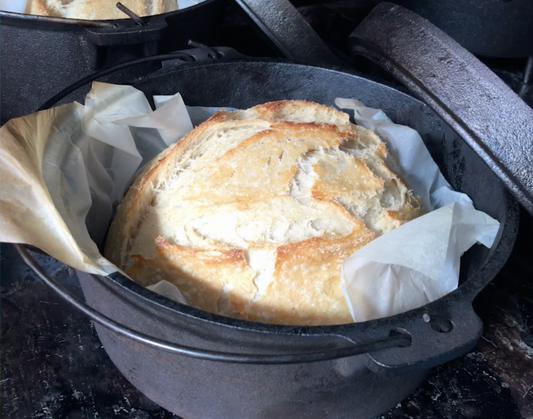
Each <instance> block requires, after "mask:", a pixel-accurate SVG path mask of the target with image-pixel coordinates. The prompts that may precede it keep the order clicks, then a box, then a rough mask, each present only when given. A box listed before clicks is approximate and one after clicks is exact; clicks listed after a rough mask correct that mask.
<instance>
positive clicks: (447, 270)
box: [335, 98, 500, 322]
mask: <svg viewBox="0 0 533 419" xmlns="http://www.w3.org/2000/svg"><path fill="white" fill-rule="evenodd" d="M335 104H336V105H337V106H338V107H339V108H341V109H348V110H352V111H353V114H354V119H355V121H356V122H357V124H358V125H362V126H364V127H366V128H369V129H372V130H374V131H375V132H376V133H377V134H378V135H379V136H380V138H381V139H382V140H384V141H385V142H386V143H387V148H388V149H389V153H390V155H391V156H393V157H394V159H395V163H398V165H399V171H400V173H401V175H402V176H403V178H404V179H405V180H406V182H407V184H408V185H409V186H410V187H411V188H412V189H413V191H414V192H415V193H416V194H417V195H419V196H420V197H421V198H422V200H423V202H424V206H425V208H426V209H429V210H430V211H431V212H429V213H427V214H426V215H424V216H422V217H419V218H417V219H415V220H412V221H411V222H409V223H406V224H404V225H403V226H400V227H399V228H396V229H395V230H393V231H391V232H389V233H387V234H385V235H383V236H381V237H378V238H377V239H376V240H374V241H372V242H370V243H369V244H368V245H366V246H365V247H364V248H362V249H360V250H359V251H357V252H356V253H354V254H353V255H352V256H350V257H349V258H348V259H347V260H346V261H345V262H344V263H343V265H342V272H341V281H342V286H343V291H344V295H345V298H346V301H347V303H348V306H349V308H350V312H351V314H352V317H353V319H354V321H355V322H360V321H365V320H371V319H377V318H381V317H386V316H391V315H394V314H398V313H402V312H404V311H407V310H410V309H413V308H417V307H421V306H423V305H425V304H427V303H429V302H431V301H435V300H436V299H438V298H440V297H442V296H444V295H446V294H448V293H450V292H451V291H453V290H454V289H456V288H457V286H458V281H459V266H460V258H461V255H462V254H463V253H464V252H465V251H467V250H468V249H469V248H470V247H472V246H473V245H474V244H476V243H481V244H483V245H484V246H486V247H488V248H490V247H491V246H492V244H493V242H494V239H495V238H496V235H497V233H498V229H499V226H500V223H499V222H498V221H496V220H494V219H493V218H491V217H489V216H488V215H487V214H485V213H483V212H481V211H477V210H476V209H475V208H474V206H473V204H472V201H471V199H470V198H469V197H468V196H467V195H465V194H463V193H459V192H456V191H454V190H453V189H452V188H451V186H450V184H449V183H448V182H447V181H446V179H444V176H442V173H441V172H440V170H439V168H438V166H437V164H436V163H435V162H434V161H433V159H432V157H431V155H430V154H429V151H428V150H427V148H426V146H425V145H424V142H423V141H422V138H421V137H420V135H419V134H418V132H416V131H415V130H414V129H411V128H409V127H406V126H404V125H397V124H394V123H393V122H392V121H391V120H390V119H389V118H388V117H387V116H386V115H385V114H384V113H383V111H381V110H379V109H371V108H367V107H365V106H364V105H363V104H362V103H361V102H359V101H357V100H353V99H340V98H339V99H337V100H336V102H335Z"/></svg>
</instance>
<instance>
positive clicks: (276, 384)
mask: <svg viewBox="0 0 533 419" xmlns="http://www.w3.org/2000/svg"><path fill="white" fill-rule="evenodd" d="M278 2H279V3H280V5H281V3H283V2H281V0H276V3H278ZM245 3H246V5H245V6H246V7H247V9H246V10H247V12H248V13H250V15H251V16H252V18H253V19H257V20H261V19H262V18H259V17H258V16H259V15H260V13H259V12H260V11H257V10H256V7H257V6H258V4H257V3H260V2H259V1H258V0H246V2H245ZM285 6H286V4H285ZM261 22H262V23H261ZM261 22H260V23H261V24H262V25H264V27H265V28H266V29H267V30H270V34H269V36H272V37H273V38H276V36H277V31H276V29H273V30H272V26H269V25H268V19H266V20H261ZM278 23H279V21H278ZM285 23H287V24H291V25H292V27H293V28H295V26H294V22H293V23H289V22H285ZM281 27H283V25H281ZM269 28H270V29H269ZM369 28H380V30H379V31H375V30H374V31H371V30H369ZM406 28H407V29H406ZM282 29H283V28H282ZM299 29H301V32H300V34H303V33H305V31H308V30H309V28H308V27H301V28H299ZM402 31H405V32H402ZM381 32H383V33H388V35H389V36H388V37H385V36H382V34H381ZM280 39H281V38H278V39H277V40H276V39H274V40H273V42H279V43H280V44H283V42H282V41H280ZM352 42H353V48H354V50H357V51H360V52H362V53H365V54H366V55H367V56H370V57H371V58H373V59H375V60H376V61H378V62H379V63H381V64H382V65H384V66H385V67H386V68H388V69H390V70H391V71H392V72H393V73H394V74H396V75H397V76H398V77H399V78H400V79H401V80H403V81H404V82H405V83H406V85H407V86H408V87H409V88H410V89H411V90H413V91H414V92H415V93H417V94H419V95H420V96H421V97H423V98H424V99H425V100H426V101H427V103H428V105H426V104H424V103H422V102H420V101H419V100H417V99H414V98H413V97H411V96H409V95H407V94H405V93H402V92H400V91H398V90H396V89H394V88H391V87H387V86H384V85H382V84H378V83H376V82H373V81H370V80H367V79H364V78H361V77H358V76H356V75H353V74H349V73H346V72H340V71H337V70H333V69H328V68H323V67H313V66H308V65H301V64H293V63H290V62H274V61H265V60H237V61H224V60H221V61H220V62H208V63H194V64H184V65H180V66H178V67H170V68H166V69H165V68H163V70H161V71H159V72H157V73H155V74H152V75H149V76H147V77H145V78H143V79H141V80H138V81H137V82H135V83H133V85H134V86H136V87H137V88H139V89H141V90H142V91H143V92H145V93H146V95H147V96H149V97H150V96H151V95H153V94H173V93H175V92H178V91H179V92H180V93H181V94H182V96H183V98H184V100H185V102H186V103H187V104H189V105H204V106H205V105H208V106H209V105H210V106H232V107H237V108H246V107H250V106H252V105H255V104H257V103H261V102H265V101H270V100H279V99H308V100H313V101H317V102H321V103H324V104H329V105H332V104H333V103H334V99H335V98H336V97H356V98H358V99H360V100H362V101H363V102H364V103H365V104H366V105H367V106H371V107H379V108H381V109H383V110H384V111H385V112H386V113H387V114H388V115H389V116H390V118H391V119H393V120H394V121H396V122H398V123H401V124H405V125H409V126H411V127H413V128H415V129H416V130H417V131H418V132H419V133H420V134H421V136H422V138H423V139H424V141H425V143H426V144H427V146H428V148H429V150H430V152H431V154H432V156H433V157H434V159H435V161H436V162H437V164H438V165H439V167H440V169H441V171H442V172H443V174H444V175H445V177H446V178H447V179H448V180H449V181H450V183H451V184H452V186H453V187H454V188H455V189H457V190H460V191H462V192H465V193H467V194H468V195H469V196H470V197H471V198H472V199H473V201H474V204H475V206H476V207H477V208H478V209H480V210H482V211H485V212H486V213H488V214H489V215H491V216H492V217H494V218H496V219H498V220H499V221H500V223H501V226H500V231H499V233H498V236H497V239H496V241H495V243H494V245H493V247H492V248H491V249H490V250H489V249H486V248H484V247H482V246H475V247H474V248H472V249H471V250H470V251H468V252H467V253H466V254H465V255H464V256H463V258H462V268H461V285H460V286H459V288H458V289H457V290H455V291H454V292H452V293H450V294H449V295H447V296H445V297H443V298H441V299H439V300H437V301H435V302H433V303H431V304H428V305H426V306H424V307H421V308H418V309H415V310H411V311H409V312H407V313H403V314H400V315H396V316H393V317H388V318H384V319H379V320H373V321H368V322H364V323H357V324H348V325H338V326H312V327H298V326H277V325H269V324H260V323H253V322H247V321H240V320H235V319H230V318H226V317H222V316H217V315H213V314H209V313H206V312H203V311H201V310H197V309H194V308H192V307H188V306H185V305H182V304H179V303H176V302H173V301H170V300H168V299H166V298H164V297H161V296H159V295H156V294H154V293H152V292H151V291H149V290H147V289H144V288H142V287H140V286H138V285H137V284H136V283H134V282H132V281H130V280H129V279H127V278H125V277H123V276H122V275H120V274H118V273H117V274H113V275H111V276H109V277H99V276H95V275H89V274H84V273H79V279H80V283H81V286H82V289H83V293H84V296H85V298H86V302H87V305H85V304H84V303H82V302H81V301H79V300H77V299H76V298H75V297H73V296H71V295H68V294H67V293H66V292H65V290H64V289H63V288H62V287H61V286H60V285H59V284H58V283H57V282H56V281H55V280H54V279H53V278H50V277H49V276H47V274H46V273H45V272H44V271H43V269H42V268H41V267H39V266H38V265H37V264H36V263H35V261H34V260H33V259H32V257H31V255H30V254H29V253H28V251H27V250H26V249H25V248H24V247H23V246H19V247H18V249H19V251H20V252H21V254H22V255H23V257H24V258H25V260H26V261H27V262H28V263H29V264H30V265H31V266H32V267H33V268H34V270H35V271H36V272H37V273H38V274H39V276H40V277H41V278H42V279H43V280H45V281H46V282H47V283H48V284H49V285H51V286H52V287H53V288H54V289H55V290H56V291H57V292H58V293H59V294H60V295H61V296H62V297H63V298H65V299H67V300H68V301H70V302H71V303H72V304H74V305H75V306H76V307H78V308H79V309H80V310H82V311H83V312H85V313H86V314H88V315H89V316H90V317H91V318H92V319H93V320H95V321H96V322H97V323H98V324H97V331H98V335H99V337H100V339H101V341H102V344H103V346H104V348H105V350H106V351H107V353H108V354H109V356H110V358H111V359H112V361H113V362H114V363H115V365H116V366H117V368H118V369H119V370H120V371H121V372H122V373H123V374H124V376H125V377H126V378H127V379H128V380H129V381H130V382H131V383H132V384H133V385H134V386H136V387H137V388H138V389H139V390H140V391H141V392H143V393H144V394H145V395H147V396H148V397H149V398H151V399H152V400H153V401H155V402H156V403H158V404H159V405H161V406H163V407H165V408H166V409H168V410H170V411H172V412H174V413H176V414H178V415H180V416H182V417H184V418H185V419H211V418H213V419H214V418H231V419H240V418H242V419H253V418H260V419H267V418H276V419H277V418H279V417H282V418H285V419H292V418H298V419H300V418H303V417H304V418H309V419H314V418H317V419H318V418H320V419H324V418H326V419H327V418H331V419H342V418H351V419H354V418H355V419H357V418H360V419H367V418H370V417H373V416H375V415H377V414H379V413H381V412H383V411H385V410H387V409H388V408H390V407H391V406H393V405H394V404H395V403H397V402H398V401H400V400H401V399H403V398H404V397H406V396H407V395H408V394H409V393H411V392H412V391H413V390H414V389H415V388H416V387H417V386H418V385H419V384H420V382H421V381H422V380H423V379H424V377H425V376H426V374H427V373H428V371H429V370H430V369H431V368H432V367H434V366H436V365H439V364H442V363H444V362H446V361H449V360H451V359H453V358H455V357H457V356H460V355H462V354H464V353H466V352H467V351H468V350H470V349H471V348H472V347H473V346H474V345H475V343H476V341H477V340H478V338H479V337H480V335H481V332H482V322H481V320H480V319H479V317H478V316H477V315H476V314H475V312H474V311H473V309H472V301H473V299H474V298H475V296H476V295H477V294H478V293H479V292H480V291H481V290H482V289H483V288H484V287H485V286H486V285H487V284H488V283H489V282H490V281H491V279H492V278H493V277H494V276H495V275H496V274H497V272H498V271H499V270H500V269H501V267H502V266H503V264H504V263H505V261H506V259H507V257H508V256H509V253H510V251H511V250H512V247H513V244H514V239H515V237H516V233H517V228H518V224H517V220H518V204H517V202H516V200H515V199H514V198H513V197H512V195H511V194H510V193H509V191H508V190H507V189H511V190H512V191H513V193H514V194H515V196H516V197H517V198H518V199H519V200H520V202H521V203H523V204H524V205H525V206H526V208H527V209H528V210H529V211H530V212H531V211H532V209H533V206H532V205H531V203H532V199H531V198H532V194H531V192H532V191H533V187H532V184H531V183H528V180H530V179H531V167H532V166H531V165H529V166H521V167H519V168H516V167H513V166H512V164H509V160H506V159H505V157H506V156H505V155H503V154H502V149H501V148H498V147H497V145H498V144H500V143H499V142H498V141H500V142H504V143H505V144H507V147H506V151H505V152H506V153H507V157H514V158H519V157H520V156H519V154H520V153H523V154H525V156H522V157H521V159H522V160H520V161H519V162H520V163H528V162H529V163H530V162H531V158H532V156H531V154H530V150H531V145H533V139H532V135H533V134H532V133H531V123H532V121H533V111H532V110H531V109H530V108H528V107H527V106H526V105H525V104H524V103H523V102H522V101H521V100H520V99H519V98H518V97H517V96H516V95H514V93H512V92H511V91H510V90H509V89H508V88H507V87H506V86H505V85H504V84H503V83H502V82H500V81H499V79H497V78H496V76H494V75H493V74H492V73H490V71H489V70H488V69H486V68H485V67H484V66H483V65H482V64H481V63H479V62H478V61H477V60H476V59H475V58H474V57H473V56H472V55H470V54H468V53H467V52H466V51H464V50H463V49H461V47H459V46H458V45H457V44H456V43H455V42H453V41H451V40H450V39H449V38H448V37H447V36H446V35H444V34H443V33H442V32H440V31H439V30H437V29H436V28H435V27H434V26H432V25H430V24H428V23H427V22H426V21H424V20H422V19H420V18H419V17H418V16H416V15H414V14H413V13H411V12H408V11H407V10H405V9H402V8H399V7H397V6H394V5H390V4H382V5H380V6H378V7H377V8H376V9H375V11H374V12H373V13H372V14H371V15H370V16H369V17H368V18H367V20H365V22H363V24H362V26H361V27H359V28H358V29H357V30H356V31H355V32H354V34H352ZM433 44H436V45H437V46H440V47H439V48H440V49H439V48H437V49H435V48H433V47H435V45H433ZM430 46H431V48H429V47H430ZM285 47H286V48H288V49H290V46H287V45H285ZM409 47H410V48H412V50H411V55H408V56H407V57H408V58H405V55H404V53H405V51H406V50H407V49H408V48H409ZM300 52H301V51H300ZM444 52H446V54H445V55H442V54H443V53H444ZM304 55H305V54H304ZM324 57H326V58H325V59H324V62H323V65H330V66H336V65H337V64H338V62H337V61H336V60H332V62H329V63H328V62H326V61H327V53H326V54H325V55H323V56H322V58H324ZM417 57H418V58H420V57H423V60H422V58H420V59H419V60H417ZM420 60H422V61H423V63H419V62H418V61H420ZM443 60H446V63H447V65H446V72H447V74H444V73H445V72H444V70H443V69H442V68H441V69H440V70H439V71H437V70H436V69H435V64H436V63H437V64H438V63H442V61H443ZM419 64H420V67H418V65H419ZM422 64H423V65H422ZM432 65H433V68H432V67H431V66H432ZM413 66H415V67H416V68H414V67H413ZM472 68H473V69H474V70H476V71H477V72H480V73H479V74H480V75H479V77H477V78H476V77H473V75H475V74H477V72H476V71H474V73H473V74H471V73H469V72H470V71H471V70H472ZM430 69H431V70H430ZM450 69H451V70H453V71H452V72H451V73H450V71H449V70H450ZM472 71H473V70H472ZM441 72H442V74H441ZM493 76H494V77H493ZM434 79H435V81H433V80H434ZM435 83H436V84H437V86H435ZM450 83H451V85H450ZM457 83H460V84H457ZM439 84H444V86H446V87H439V86H440V85H439ZM454 84H456V85H455V86H454ZM457 86H459V87H460V89H459V90H461V91H460V92H457V90H458V89H457ZM465 86H469V87H468V88H465ZM487 91H490V92H492V95H488V96H487V93H486V92H487ZM478 94H479V95H481V96H480V97H479V98H477V97H476V95H478ZM481 101H485V102H487V103H486V104H484V103H480V102H481ZM432 109H433V110H432ZM494 110H496V112H499V113H494V112H493V111H494ZM439 115H440V116H439ZM473 115H475V116H476V118H474V117H473ZM498 118H500V120H501V123H500V124H499V125H495V124H492V123H491V120H492V119H498ZM507 118H511V120H512V121H513V123H512V124H511V123H509V120H508V119H507ZM461 137H462V138H461ZM513 153H516V155H515V156H513ZM504 154H505V153H504ZM89 229H90V226H89ZM99 245H101V243H99Z"/></svg>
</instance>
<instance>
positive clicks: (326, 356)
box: [15, 244, 411, 364]
mask: <svg viewBox="0 0 533 419" xmlns="http://www.w3.org/2000/svg"><path fill="white" fill-rule="evenodd" d="M15 248H16V249H17V251H18V252H19V253H20V255H21V256H22V259H23V260H24V262H26V263H27V264H28V266H29V267H30V268H31V269H32V270H33V271H34V272H35V273H36V274H37V275H38V276H39V278H40V279H41V280H42V281H43V282H44V283H45V284H46V285H48V286H49V287H50V288H52V289H53V290H54V291H55V292H56V293H57V294H58V295H59V296H60V297H61V298H62V299H63V300H65V301H66V302H67V303H69V304H70V305H72V306H74V307H75V308H76V309H77V310H78V311H80V312H81V313H83V314H85V315H86V316H87V317H89V318H90V319H91V320H92V321H94V322H96V323H98V324H100V325H101V326H103V327H105V328H106V329H109V330H111V331H112V332H115V333H117V334H119V335H121V336H123V337H126V338H129V339H133V340H136V341H138V342H141V343H144V344H146V345H149V346H152V347H154V348H157V349H161V350H164V351H167V352H172V353H176V354H179V355H185V356H190V357H193V358H198V359H204V360H209V361H218V362H232V363H239V364H300V363H307V362H319V361H328V360H332V359H339V358H346V357H350V356H354V355H361V354H366V353H368V352H374V351H379V350H382V349H388V348H395V347H405V346H409V345H410V344H411V337H410V336H409V335H407V334H399V333H395V334H391V335H390V336H387V337H385V338H382V339H376V340H372V341H368V342H364V343H357V344H353V345H350V346H347V347H344V348H335V349H327V350H322V351H316V352H304V353H296V354H242V353H234V352H219V351H211V350H208V349H201V348H195V347H191V346H186V345H179V344H177V343H173V342H168V341H165V340H161V339H158V338H155V337H153V336H149V335H146V334H144V333H141V332H138V331H136V330H133V329H131V328H129V327H127V326H124V325H122V324H120V323H118V322H116V321H114V320H113V319H110V318H109V317H107V316H105V315H104V314H102V313H100V312H99V311H97V310H94V309H93V308H92V307H90V306H88V305H87V304H86V303H84V302H83V301H81V300H80V299H79V298H77V297H75V296H74V295H72V294H71V293H70V292H69V291H67V290H66V288H64V287H63V286H62V285H61V284H60V283H59V282H58V281H57V280H56V279H55V278H53V277H51V276H50V275H48V274H47V273H46V271H45V270H44V269H43V268H42V267H41V266H40V265H39V263H38V262H37V261H36V260H35V258H34V257H33V256H32V255H31V254H30V252H29V251H28V249H27V248H26V246H24V245H20V244H17V245H15Z"/></svg>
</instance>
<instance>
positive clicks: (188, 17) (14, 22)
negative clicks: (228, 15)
mask: <svg viewBox="0 0 533 419" xmlns="http://www.w3.org/2000/svg"><path fill="white" fill-rule="evenodd" d="M109 1H115V0H109ZM224 3H225V0H206V1H204V2H203V3H200V4H198V5H195V6H192V7H189V8H186V9H183V10H177V11H175V12H169V13H163V14H160V15H155V16H148V17H143V18H134V19H130V18H128V15H126V14H124V17H125V19H120V20H100V21H92V20H79V19H64V18H54V17H44V16H34V15H27V14H22V13H11V12H4V11H0V50H1V54H2V65H1V69H0V77H1V81H2V101H1V107H0V110H1V122H2V123H4V122H5V121H7V120H8V119H10V118H13V117H17V116H21V115H26V114H28V113H31V112H33V111H34V110H35V109H36V108H37V107H39V106H40V105H41V104H42V103H43V102H44V101H45V100H46V99H48V98H50V97H51V96H52V95H53V94H55V93H57V91H58V87H59V89H62V88H64V87H67V86H69V85H70V84H72V83H74V82H75V81H77V80H79V79H80V78H81V77H83V76H85V75H88V74H92V73H94V71H95V70H98V69H101V68H107V67H111V66H113V65H115V64H118V63H121V62H126V61H131V60H133V59H137V58H141V57H146V56H150V55H155V54H158V53H164V52H169V51H176V50H178V49H182V48H185V47H186V46H187V41H188V40H189V39H194V40H196V41H198V42H207V43H210V42H212V41H213V39H214V38H215V35H216V33H217V31H218V28H219V27H220V24H221V23H222V17H223V15H224V13H223V12H224ZM134 17H135V16H134ZM142 71H144V72H146V68H144V69H143V68H141V67H137V68H135V69H133V68H132V69H131V70H130V74H129V75H130V77H131V76H134V75H135V74H137V75H139V74H141V72H142Z"/></svg>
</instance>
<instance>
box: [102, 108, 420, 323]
mask: <svg viewBox="0 0 533 419" xmlns="http://www.w3.org/2000/svg"><path fill="white" fill-rule="evenodd" d="M386 154H387V150H386V147H385V145H384V144H383V143H382V142H381V140H380V139H379V138H378V137H377V136H376V135H375V134H374V133H373V132H371V131H368V130H365V129H364V128H361V127H357V126H354V125H353V124H351V123H350V122H349V119H348V116H347V115H346V114H344V113H342V112H339V111H337V110H335V109H333V108H330V107H326V106H323V105H319V104H316V103H312V102H306V101H280V102H270V103H266V104H263V105H259V106H256V107H254V108H250V109H248V110H246V111H237V112H225V111H221V112H218V113H216V114H215V115H213V116H212V117H211V118H210V119H209V120H207V121H206V122H204V123H203V124H201V125H200V126H199V127H197V128H196V129H195V130H193V131H192V132H191V133H189V134H188V135H187V136H185V137H184V138H183V139H182V140H181V141H179V142H178V143H177V144H176V145H174V146H172V147H170V148H169V149H167V150H165V151H164V152H163V153H161V154H160V155H159V156H158V157H157V158H155V159H154V160H153V161H152V162H151V163H150V164H148V165H147V166H146V167H145V168H144V169H143V170H142V172H141V173H140V174H139V175H138V177H137V179H136V180H135V181H134V183H133V185H132V186H131V187H130V189H129V191H128V193H127V194H126V196H125V198H124V199H123V201H122V203H121V205H120V206H119V208H118V210H117V215H116V216H115V219H114V220H113V223H112V226H111V229H110V231H109V235H108V239H107V242H106V248H105V255H106V256H107V257H108V258H109V259H110V260H111V261H112V262H113V263H115V264H116V265H118V266H119V267H120V268H121V269H124V270H125V271H126V272H127V273H128V274H129V275H130V276H131V277H132V278H133V279H134V280H135V281H137V282H139V283H140V284H141V285H144V286H148V285H151V284H154V283H156V282H158V281H160V280H162V279H165V280H167V281H169V282H172V283H174V284H176V285H177V286H178V288H179V289H180V290H181V292H182V293H183V294H184V297H185V298H186V299H187V301H188V303H189V304H190V305H192V306H195V307H198V308H201V309H204V310H207V311H210V312H213V313H221V314H226V315H232V316H239V317H243V318H245V319H249V320H255V321H261V322H268V323H277V324H302V325H305V324H314V325H316V324H341V323H348V322H350V321H351V317H350V313H349V310H348V307H347V305H346V303H345V300H344V297H343V293H342V289H341V284H340V265H341V263H342V261H343V260H345V259H346V258H347V257H348V256H350V255H351V254H353V253H354V252H355V251H356V250H357V249H359V248H361V247H362V246H364V245H365V244H366V243H368V242H369V241H371V240H373V239H374V238H376V237H377V236H379V235H380V234H383V233H385V232H387V231H389V230H391V229H393V228H396V227H397V226H399V225H401V224H402V223H404V222H406V221H409V220H411V219H413V218H415V217H416V216H418V215H420V214H421V212H422V207H421V205H420V201H419V199H418V198H417V197H415V196H413V195H412V193H411V192H410V191H409V190H408V189H407V187H406V186H405V185H404V184H403V183H402V181H401V179H400V178H399V177H398V176H396V175H395V174H394V173H393V172H391V171H390V169H389V168H388V167H387V166H386V165H385V162H384V159H385V157H386Z"/></svg>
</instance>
